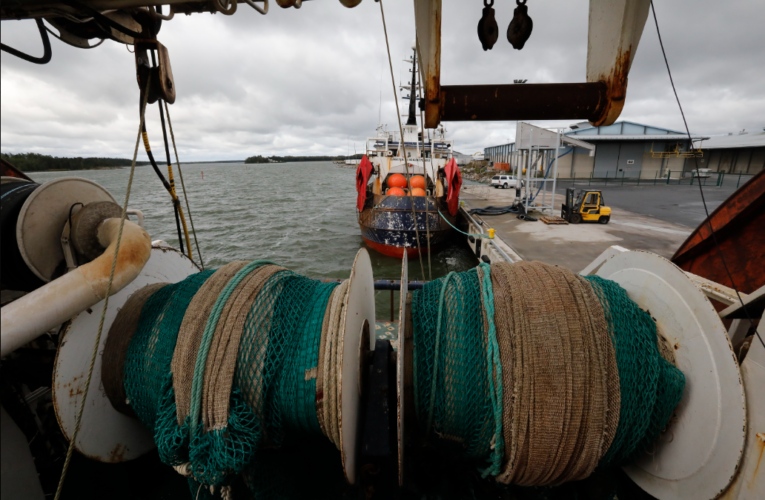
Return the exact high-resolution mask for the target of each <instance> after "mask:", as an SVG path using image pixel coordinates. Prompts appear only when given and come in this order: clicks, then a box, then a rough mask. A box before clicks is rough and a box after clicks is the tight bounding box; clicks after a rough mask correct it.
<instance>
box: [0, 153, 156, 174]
mask: <svg viewBox="0 0 765 500" xmlns="http://www.w3.org/2000/svg"><path fill="white" fill-rule="evenodd" d="M0 155H1V156H2V157H3V159H4V160H5V161H7V162H8V163H10V164H11V165H13V166H14V167H16V168H18V169H19V170H21V171H23V172H40V171H43V170H89V169H93V168H99V167H129V166H130V165H131V163H132V161H131V160H129V159H126V158H80V157H78V158H59V157H57V156H48V155H41V154H38V153H19V154H7V153H0ZM146 164H148V162H145V161H139V162H136V165H146Z"/></svg>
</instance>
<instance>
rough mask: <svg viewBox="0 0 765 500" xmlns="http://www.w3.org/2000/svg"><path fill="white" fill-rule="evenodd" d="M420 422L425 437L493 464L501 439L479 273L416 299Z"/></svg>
mask: <svg viewBox="0 0 765 500" xmlns="http://www.w3.org/2000/svg"><path fill="white" fill-rule="evenodd" d="M412 319H413V322H414V385H415V408H416V412H417V421H418V423H419V424H420V426H421V430H422V432H423V433H424V435H425V436H427V437H429V438H435V437H436V436H438V437H439V438H440V443H441V444H442V445H445V446H451V447H454V448H457V449H459V450H460V451H461V453H462V454H463V456H464V457H465V458H468V459H487V458H488V457H489V454H490V453H491V450H492V438H493V437H494V435H495V415H494V408H493V405H492V399H491V390H490V386H489V368H488V363H487V354H486V353H487V342H486V338H485V336H484V334H483V332H484V317H483V310H482V307H481V286H480V283H479V280H478V272H477V270H476V269H471V270H470V271H467V272H464V273H450V274H449V275H448V276H446V277H445V278H440V279H437V280H434V281H431V282H430V283H427V284H425V286H424V287H423V288H422V290H416V291H415V292H414V294H413V298H412Z"/></svg>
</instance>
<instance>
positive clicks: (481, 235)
mask: <svg viewBox="0 0 765 500" xmlns="http://www.w3.org/2000/svg"><path fill="white" fill-rule="evenodd" d="M436 210H438V206H436ZM438 214H439V215H440V216H441V217H443V219H444V220H445V221H446V223H447V224H449V225H450V226H452V228H453V229H454V230H455V231H457V232H458V233H462V234H464V235H465V236H472V237H474V238H486V239H489V240H491V239H493V238H492V237H491V236H489V235H487V234H473V233H466V232H465V231H462V230H460V229H457V228H456V227H455V226H454V225H453V224H452V223H451V222H449V219H447V218H446V217H445V216H444V214H442V213H441V210H438Z"/></svg>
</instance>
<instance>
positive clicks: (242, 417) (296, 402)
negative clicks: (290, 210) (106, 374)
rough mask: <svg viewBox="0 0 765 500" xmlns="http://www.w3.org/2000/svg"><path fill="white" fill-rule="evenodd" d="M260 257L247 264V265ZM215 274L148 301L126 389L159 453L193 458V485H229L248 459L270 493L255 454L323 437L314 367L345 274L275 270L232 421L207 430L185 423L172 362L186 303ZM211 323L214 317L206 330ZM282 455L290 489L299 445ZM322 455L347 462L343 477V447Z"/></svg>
mask: <svg viewBox="0 0 765 500" xmlns="http://www.w3.org/2000/svg"><path fill="white" fill-rule="evenodd" d="M253 264H255V263H253ZM255 267H257V266H255V265H249V266H248V267H247V268H246V269H244V270H243V272H249V271H250V270H252V269H254V268H255ZM211 274H212V271H206V272H204V273H199V274H197V275H194V276H191V277H189V278H187V279H186V280H184V281H182V282H180V283H177V284H175V285H170V286H167V287H165V288H162V289H161V290H160V291H159V292H161V293H159V292H157V293H155V294H154V295H153V296H152V297H151V298H150V299H149V300H148V301H147V302H146V305H145V306H144V309H143V311H142V313H141V319H140V321H139V326H138V329H137V331H136V333H135V335H134V338H133V342H132V343H131V345H130V348H129V351H128V356H127V358H126V364H125V365H126V368H125V385H126V393H127V394H128V397H129V398H130V401H131V404H132V405H133V407H134V409H135V411H136V413H137V414H138V415H139V418H140V419H141V421H142V422H143V423H144V424H146V425H147V426H148V427H149V428H151V429H153V430H154V431H155V441H156V442H157V446H158V448H159V453H160V459H161V460H162V461H163V462H164V463H167V464H169V465H183V464H188V465H189V471H190V473H191V475H192V476H191V478H190V481H189V484H190V488H191V490H192V493H193V494H196V493H197V492H198V491H199V492H203V493H201V494H202V497H205V496H207V495H208V492H209V487H208V485H215V486H217V487H218V488H219V487H220V486H227V485H231V484H232V480H233V479H234V476H235V475H236V474H238V473H240V472H242V471H243V470H245V469H246V470H247V473H246V474H245V479H247V480H248V481H246V482H247V483H248V486H249V487H250V489H251V490H252V493H253V494H254V495H255V496H256V498H265V497H268V491H267V490H268V488H266V489H265V490H264V489H263V486H262V485H263V483H264V481H263V480H259V479H258V478H261V479H262V478H263V477H264V476H263V475H262V470H267V469H268V468H266V469H264V468H262V467H260V468H253V466H252V464H255V463H259V464H264V463H270V462H271V460H270V459H269V458H268V457H270V456H271V455H273V453H275V451H273V450H272V449H273V448H275V447H281V446H282V445H285V444H289V442H290V440H291V438H295V440H297V439H301V440H304V439H305V438H306V437H308V438H311V437H312V436H313V437H316V438H322V439H325V438H323V436H322V435H321V430H320V428H319V425H318V419H317V417H316V405H315V401H316V394H315V393H316V373H317V363H318V353H319V348H320V341H321V330H322V322H323V319H324V315H325V311H326V308H327V304H328V301H329V297H330V295H331V293H332V291H333V289H334V288H335V287H336V286H337V285H338V284H337V283H321V282H319V281H317V280H311V279H308V278H306V277H304V276H300V275H298V274H296V273H293V272H291V271H279V272H276V273H275V274H273V275H272V276H271V277H270V278H268V280H267V281H266V282H265V285H264V286H263V288H262V289H261V290H260V292H259V293H258V294H257V296H256V298H255V300H254V301H253V302H252V305H251V309H250V310H249V313H248V314H247V318H246V320H245V325H244V332H243V335H242V338H241V342H240V348H239V353H238V356H237V361H236V370H235V374H234V377H235V378H234V386H233V389H232V392H231V396H230V408H229V418H228V421H227V426H226V428H224V429H217V430H209V431H206V430H205V429H204V428H203V426H201V425H200V426H198V427H197V429H196V431H193V432H192V430H191V426H190V418H191V416H189V417H188V418H187V419H186V421H185V422H184V423H183V425H181V426H179V425H178V421H177V409H176V403H175V394H174V391H173V381H172V373H171V371H170V363H171V360H172V357H173V350H174V348H175V344H176V341H177V338H178V330H179V328H180V326H181V323H182V321H183V316H184V313H185V311H186V308H187V307H188V305H189V303H190V302H191V299H192V298H193V296H194V294H195V293H196V292H197V291H198V290H199V288H200V287H201V285H202V284H203V283H204V281H205V280H206V279H207V278H208V277H209V276H210V275H211ZM238 276H239V278H238V279H240V280H241V275H238ZM234 281H235V280H234V279H232V280H231V282H230V285H231V287H233V286H235V284H236V283H234ZM237 283H238V282H237ZM231 287H229V288H231ZM227 298H228V297H227V296H226V297H224V299H227ZM211 317H212V316H211ZM210 321H217V317H212V319H211V320H210ZM214 326H215V325H209V324H208V330H211V329H212V328H213V327H214ZM211 331H212V330H211ZM208 345H209V343H208ZM204 357H205V356H202V355H200V356H199V357H198V358H197V359H203V358H204ZM201 373H202V375H204V370H201ZM195 376H197V374H196V373H195ZM198 414H199V412H197V415H198ZM325 441H326V439H325ZM327 444H329V443H327ZM329 446H330V450H331V449H333V448H332V445H331V444H329ZM264 449H269V451H268V452H264V451H263V450H264ZM334 451H335V452H336V451H337V450H334ZM263 453H267V455H266V456H261V455H262V454H263ZM278 457H279V460H278V461H277V462H278V463H282V462H290V464H291V465H290V467H286V468H282V474H283V478H284V479H285V480H284V481H279V480H277V477H276V476H274V477H273V478H272V479H273V480H274V481H275V483H274V484H281V485H282V486H281V487H279V488H281V489H279V488H276V491H279V492H280V494H279V496H281V497H284V496H289V495H285V494H286V493H288V492H289V489H290V486H289V480H288V479H287V478H288V477H289V475H288V474H290V470H294V469H295V468H299V467H301V465H302V464H301V463H299V462H296V461H295V460H296V459H297V458H296V457H299V454H296V453H294V452H292V453H285V454H283V455H278ZM324 465H325V466H326V467H327V468H331V469H333V470H334V472H335V475H336V474H337V472H338V471H340V478H342V469H341V468H340V460H339V457H332V459H331V460H329V463H327V464H324ZM271 468H273V467H271ZM266 482H268V481H266ZM341 483H342V481H341ZM200 484H201V485H204V487H202V489H201V490H200V489H199V485H200ZM261 490H262V491H261ZM202 497H200V498H202Z"/></svg>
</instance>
